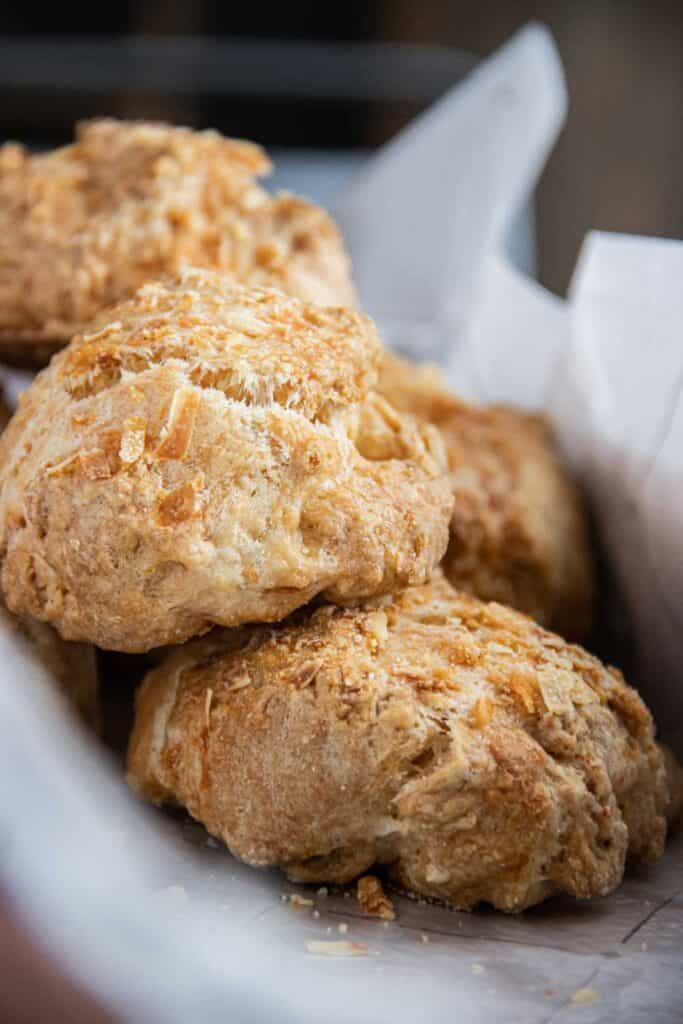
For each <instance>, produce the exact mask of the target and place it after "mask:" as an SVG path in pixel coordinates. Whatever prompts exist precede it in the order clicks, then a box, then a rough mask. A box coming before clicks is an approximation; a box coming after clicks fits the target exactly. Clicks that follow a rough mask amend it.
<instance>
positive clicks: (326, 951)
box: [306, 941, 368, 956]
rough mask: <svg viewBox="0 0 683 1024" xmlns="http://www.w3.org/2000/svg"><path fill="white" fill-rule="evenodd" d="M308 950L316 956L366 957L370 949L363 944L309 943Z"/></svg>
mask: <svg viewBox="0 0 683 1024" xmlns="http://www.w3.org/2000/svg"><path fill="white" fill-rule="evenodd" d="M306 949H307V951H308V952H309V953H313V955H314V956H366V954H367V952H368V947H367V946H366V945H364V943H362V942H348V941H342V942H319V941H318V942H316V941H313V942H307V943H306Z"/></svg>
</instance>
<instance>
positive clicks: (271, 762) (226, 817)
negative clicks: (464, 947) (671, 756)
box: [129, 577, 669, 910]
mask: <svg viewBox="0 0 683 1024" xmlns="http://www.w3.org/2000/svg"><path fill="white" fill-rule="evenodd" d="M136 704H137V707H136V720H135V727H134V730H133V734H132V738H131V743H130V748H129V779H130V782H131V785H132V786H133V787H134V789H136V790H137V791H138V792H140V793H141V794H142V795H144V796H145V797H147V798H150V799H152V800H154V801H158V802H178V803H180V804H182V805H184V806H185V807H186V808H187V809H188V811H189V812H190V813H191V814H192V815H193V816H194V817H195V818H197V819H198V820H199V821H201V822H203V823H204V824H205V825H206V827H207V828H208V830H209V831H210V832H212V833H213V834H214V835H216V836H220V837H221V838H222V839H224V840H225V842H226V843H227V844H228V846H229V847H230V849H231V850H232V851H233V852H234V853H235V854H236V855H237V856H239V857H241V858H242V859H244V860H245V861H247V862H249V863H251V864H255V865H259V864H261V865H264V864H279V865H281V866H283V867H284V868H285V870H286V871H287V872H288V874H289V875H290V876H291V877H292V878H294V879H300V880H304V881H316V882H318V881H329V882H339V883H342V882H346V881H349V880H350V879H352V878H353V877H355V876H356V875H359V874H361V873H363V872H365V871H367V870H368V869H369V868H370V867H371V866H372V865H373V864H374V863H375V862H384V863H386V864H387V865H389V866H390V871H391V872H392V874H393V876H394V878H395V879H397V880H398V882H399V883H400V884H401V885H403V886H404V887H405V888H406V889H408V890H411V891H413V892H416V893H419V894H422V895H424V896H427V897H433V898H436V899H439V900H443V901H445V902H447V903H450V904H452V905H453V906H456V907H463V908H466V907H472V906H474V905H475V904H477V903H479V902H481V901H486V902H488V903H491V904H493V905H494V906H496V907H498V908H500V909H503V910H521V909H523V908H524V907H526V906H529V905H530V904H533V903H536V902H537V901H538V900H541V899H543V898H544V897H546V896H548V895H549V894H551V893H552V892H555V891H558V890H559V891H564V892H567V893H571V894H573V895H575V896H578V897H589V896H594V895H598V894H602V893H606V892H608V891H609V890H611V889H612V888H613V887H614V886H616V885H617V884H618V882H619V881H620V879H621V877H622V873H623V868H624V860H625V857H626V854H627V852H629V853H630V854H631V855H633V856H635V857H639V858H642V859H645V860H653V859H655V858H657V857H658V856H659V855H660V853H661V852H662V846H663V842H664V837H665V831H666V821H665V811H666V809H667V806H668V804H669V793H668V781H667V774H666V770H665V766H664V761H663V758H662V755H661V752H660V750H659V748H658V747H657V745H656V744H655V742H654V738H653V727H652V721H651V718H650V715H649V712H648V711H647V708H646V707H645V705H644V704H643V703H642V701H641V700H640V698H639V697H638V695H637V694H636V692H635V691H634V690H632V689H630V687H628V686H626V685H625V684H624V682H623V680H622V678H621V676H620V674H619V673H618V672H616V671H614V670H611V669H606V668H604V667H603V666H602V665H601V664H600V663H599V662H598V661H597V660H596V659H595V658H593V657H591V656H590V655H588V654H587V653H586V652H585V651H583V650H582V649H581V648H579V647H573V646H570V645H569V644H567V643H565V642H564V641H563V640H561V639H560V638H559V637H557V636H555V635H554V634H551V633H548V632H546V631H544V630H543V629H542V628H541V627H540V626H538V625H536V624H535V623H534V622H532V620H530V619H528V618H527V617H526V616H523V615H521V614H519V613H517V612H514V611H512V610H510V609H507V608H503V607H502V606H500V605H496V604H484V603H482V602H481V601H479V600H478V599H476V598H473V597H470V596H468V595H464V594H462V593H458V592H456V591H455V590H453V588H452V587H451V586H450V585H449V584H448V583H447V582H446V580H445V579H444V578H443V577H437V578H436V579H434V580H433V581H432V583H430V584H427V585H426V586H423V587H415V588H411V589H409V590H406V591H404V592H403V593H402V594H400V595H399V596H397V597H393V598H384V599H377V600H374V601H372V602H368V603H366V604H365V605H363V606H362V607H360V608H358V609H355V610H341V609H338V608H333V607H331V606H326V607H323V608H320V609H319V610H316V611H314V612H312V613H311V612H308V613H299V615H298V616H295V619H294V620H293V621H292V622H290V623H288V624H285V625H282V626H280V627H277V628H267V627H254V628H251V629H248V628H245V629H242V630H238V631H216V632H214V633H212V634H210V635H209V636H208V637H207V638H205V639H204V640H201V641H197V642H195V643H193V644H190V645H187V646H186V647H185V648H181V649H179V650H177V651H175V652H173V654H172V655H171V656H170V657H169V658H168V660H167V661H166V662H165V663H164V664H162V665H161V666H160V667H158V668H156V669H154V670H153V671H152V672H150V673H149V675H148V676H147V677H146V679H145V682H144V684H143V686H142V687H141V690H140V691H139V694H138V697H137V702H136Z"/></svg>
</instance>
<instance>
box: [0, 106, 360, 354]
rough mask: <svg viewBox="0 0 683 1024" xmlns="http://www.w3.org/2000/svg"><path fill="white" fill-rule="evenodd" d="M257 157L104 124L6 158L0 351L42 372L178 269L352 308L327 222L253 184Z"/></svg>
mask: <svg viewBox="0 0 683 1024" xmlns="http://www.w3.org/2000/svg"><path fill="white" fill-rule="evenodd" d="M269 169H270V163H269V161H268V159H267V157H266V156H265V154H264V153H263V151H262V150H261V149H260V148H259V147H258V146H255V145H253V144H252V143H249V142H242V141H238V140H235V139H226V138H223V137H222V136H221V135H219V134H218V133H216V132H212V131H203V132H193V131H190V130H189V129H187V128H171V127H169V126H167V125H163V124H153V123H145V122H125V121H115V120H99V121H91V122H85V123H84V124H81V125H79V126H78V127H77V131H76V141H75V142H74V143H73V144H72V145H70V146H65V147H63V148H62V149H57V150H54V151H52V152H48V153H40V154H37V155H33V156H32V155H31V154H30V153H28V152H27V151H26V150H25V149H24V148H23V147H21V146H19V145H16V144H7V145H5V146H3V147H1V148H0V229H1V230H0V354H1V355H2V356H3V357H4V358H5V359H6V360H12V361H14V362H19V363H23V364H25V365H40V364H41V363H44V362H45V361H47V359H49V357H50V355H51V354H52V353H53V352H54V351H55V350H56V349H58V348H59V347H61V346H62V345H63V344H65V343H66V342H67V341H68V340H69V339H70V338H71V337H72V336H73V335H74V334H76V333H77V332H78V331H80V330H82V329H83V328H84V326H85V324H87V323H88V322H89V321H90V320H91V319H92V318H93V317H94V316H95V315H96V314H97V313H98V312H99V311H100V310H101V309H103V308H104V307H105V306H107V305H109V304H110V303H113V302H116V301H118V300H119V299H122V298H126V297H129V296H130V295H132V294H133V292H134V291H135V290H136V289H137V288H138V287H139V286H140V285H142V284H144V283H145V282H146V281H148V280H154V279H155V278H158V277H160V276H162V275H163V274H164V273H175V272H177V271H178V270H179V268H180V267H181V266H182V265H184V264H191V265H194V266H203V267H213V268H215V269H218V270H221V271H222V272H224V273H226V274H229V275H230V276H231V277H233V279H234V280H235V281H239V282H241V283H244V284H254V285H268V286H273V287H278V288H281V289H283V290H284V291H286V292H288V293H290V294H292V295H295V296H298V297H299V298H302V299H305V300H307V301H310V302H318V303H320V304H322V305H352V304H353V303H354V292H353V287H352V284H351V278H350V269H349V261H348V258H347V256H346V253H345V251H344V246H343V243H342V241H341V238H340V235H339V233H338V231H337V228H336V227H335V225H334V223H333V221H332V220H331V219H330V217H329V216H328V215H327V214H326V213H325V212H324V211H323V210H322V209H320V208H319V207H317V206H314V205H312V204H311V203H308V202H306V201H305V200H303V199H299V198H297V197H295V196H292V195H289V194H286V193H282V194H280V195H277V196H274V197H271V196H269V195H268V193H267V192H265V191H264V189H263V188H261V186H260V185H259V184H258V183H257V181H256V178H257V177H258V176H259V175H262V174H265V173H266V172H267V171H268V170H269Z"/></svg>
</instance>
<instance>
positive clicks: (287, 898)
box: [280, 892, 289, 903]
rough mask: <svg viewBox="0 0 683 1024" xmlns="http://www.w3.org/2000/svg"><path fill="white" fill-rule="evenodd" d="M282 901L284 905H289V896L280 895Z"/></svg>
mask: <svg viewBox="0 0 683 1024" xmlns="http://www.w3.org/2000/svg"><path fill="white" fill-rule="evenodd" d="M280 899H281V900H282V902H283V903H287V902H288V900H289V896H288V895H287V893H286V892H282V893H280Z"/></svg>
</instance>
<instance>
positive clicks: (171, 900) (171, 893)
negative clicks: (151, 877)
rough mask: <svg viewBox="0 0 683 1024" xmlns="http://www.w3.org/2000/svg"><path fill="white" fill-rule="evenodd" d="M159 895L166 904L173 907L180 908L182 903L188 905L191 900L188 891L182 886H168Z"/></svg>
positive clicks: (159, 891)
mask: <svg viewBox="0 0 683 1024" xmlns="http://www.w3.org/2000/svg"><path fill="white" fill-rule="evenodd" d="M157 895H158V896H159V898H160V899H162V900H163V901H164V902H165V903H168V904H170V905H171V906H179V905H180V904H182V903H187V901H188V899H189V897H188V895H187V889H185V888H184V887H183V886H182V885H167V886H166V888H165V889H159V890H158V892H157Z"/></svg>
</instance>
